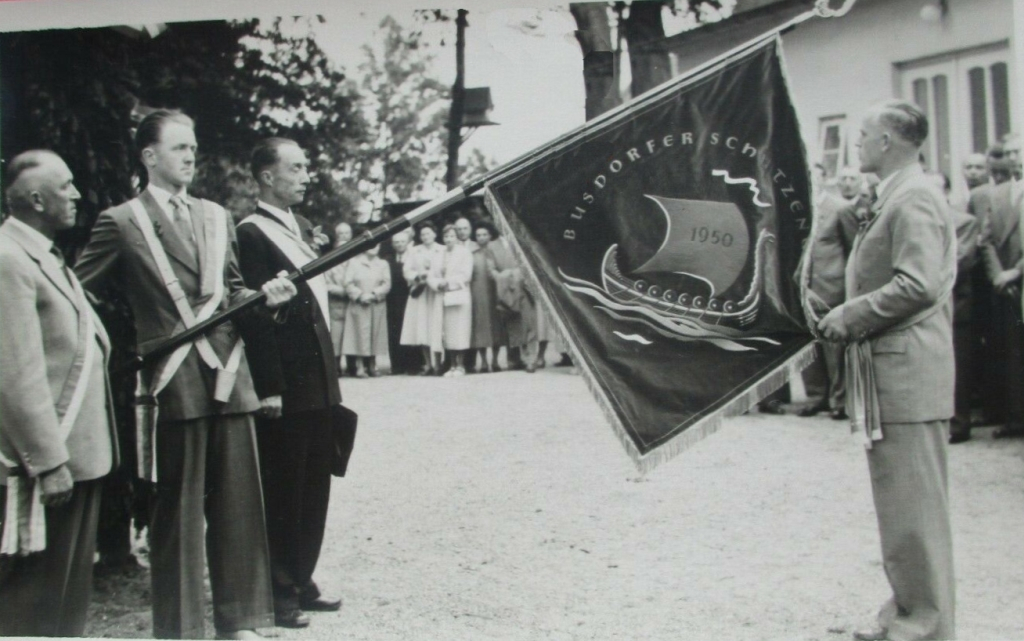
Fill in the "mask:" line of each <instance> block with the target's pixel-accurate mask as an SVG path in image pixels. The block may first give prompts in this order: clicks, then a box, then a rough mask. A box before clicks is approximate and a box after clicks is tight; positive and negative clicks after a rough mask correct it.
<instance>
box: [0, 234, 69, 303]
mask: <svg viewBox="0 0 1024 641" xmlns="http://www.w3.org/2000/svg"><path fill="white" fill-rule="evenodd" d="M0 232H3V233H5V234H7V236H8V237H9V238H11V239H12V240H13V241H14V242H16V243H18V245H20V246H21V248H22V249H24V250H25V253H26V254H28V255H29V257H30V258H31V259H32V260H34V261H35V262H36V264H38V265H39V269H40V270H41V271H42V272H43V275H44V276H46V278H47V279H49V281H50V282H51V283H53V285H54V287H56V288H57V289H58V290H60V293H61V294H64V296H65V297H67V299H68V300H70V301H71V304H72V305H74V306H75V309H77V310H78V312H79V313H82V311H83V310H82V309H80V308H79V300H78V296H76V295H75V290H73V289H72V288H71V281H70V280H69V279H68V276H67V275H65V274H63V273H61V270H60V267H59V266H58V265H57V259H56V258H55V257H54V256H53V255H51V254H50V253H49V252H44V251H43V250H42V248H40V247H39V245H38V244H37V243H34V242H32V239H31V238H28V237H26V236H25V234H24V233H23V232H22V231H21V230H20V229H18V228H17V227H15V226H14V225H3V226H2V227H0Z"/></svg>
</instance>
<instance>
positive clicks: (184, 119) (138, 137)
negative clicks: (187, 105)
mask: <svg viewBox="0 0 1024 641" xmlns="http://www.w3.org/2000/svg"><path fill="white" fill-rule="evenodd" d="M169 122H175V123H178V124H179V125H185V126H186V127H188V128H189V129H195V128H196V123H195V121H194V120H192V119H191V118H189V117H188V116H186V115H185V114H183V113H182V112H180V111H178V110H176V109H157V110H156V111H154V112H152V113H151V114H149V115H148V116H146V117H145V118H143V119H142V122H140V123H139V128H138V129H136V130H135V151H136V152H137V153H139V154H142V150H143V149H145V148H146V147H149V146H150V145H154V144H156V143H158V142H160V133H161V132H162V131H163V130H164V125H166V124H167V123H169Z"/></svg>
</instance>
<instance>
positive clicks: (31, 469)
mask: <svg viewBox="0 0 1024 641" xmlns="http://www.w3.org/2000/svg"><path fill="white" fill-rule="evenodd" d="M0 297H2V301H0V451H2V452H3V454H4V457H5V458H7V459H8V460H10V461H13V462H15V463H18V464H19V471H20V472H23V473H26V474H27V475H28V476H30V477H35V476H37V475H38V474H40V473H41V472H46V471H49V470H52V469H53V468H55V467H57V466H59V465H62V464H66V465H67V466H68V469H69V470H70V472H71V476H72V478H73V479H74V480H75V481H89V480H92V479H97V478H99V477H101V476H104V475H106V474H107V473H108V472H110V471H111V469H113V468H114V467H115V466H116V465H117V461H118V452H117V436H116V430H115V427H114V410H113V403H112V401H111V397H110V385H109V382H108V380H107V368H106V363H107V358H108V356H109V353H110V342H109V340H108V338H107V334H106V332H105V331H104V330H103V324H102V323H101V322H100V319H99V317H98V316H96V314H95V312H93V310H92V308H91V307H90V306H89V305H88V304H84V305H81V301H80V300H79V298H78V296H76V295H75V293H74V290H73V289H72V286H71V283H70V281H69V280H68V278H67V276H65V275H64V274H63V273H61V270H60V267H59V265H58V263H57V261H56V260H55V259H54V257H53V256H51V255H50V254H49V253H48V252H44V251H43V250H42V248H41V247H40V246H39V244H38V243H37V242H34V239H32V238H31V237H29V236H28V235H27V234H25V232H24V231H23V230H22V229H20V228H18V227H17V226H16V225H14V224H12V223H11V221H8V222H5V223H4V224H3V225H2V226H0ZM82 314H90V315H91V316H92V321H93V325H94V326H95V334H96V336H95V337H90V338H89V340H96V341H98V343H99V345H98V350H97V352H96V360H95V363H94V366H93V368H92V370H91V371H89V372H83V371H81V367H82V364H81V363H77V364H76V362H75V361H76V355H77V354H78V353H79V351H80V346H79V318H80V316H81V315H82ZM73 368H77V369H78V371H79V372H80V373H79V374H76V375H75V376H76V378H77V377H80V376H86V377H88V387H87V388H86V390H85V397H84V400H83V402H82V405H81V409H80V410H79V412H78V415H77V417H76V420H75V422H74V423H73V424H72V425H71V430H70V432H69V433H68V434H67V436H66V438H65V436H64V434H63V432H62V431H61V429H60V420H59V419H58V416H57V409H56V406H57V404H58V402H59V401H58V399H59V398H60V397H61V394H62V393H70V392H72V391H73V390H67V391H65V389H64V388H65V383H66V382H67V381H68V379H69V377H71V376H72V374H73V372H72V369H73ZM7 476H8V470H7V468H6V467H5V466H2V465H0V484H6V481H7Z"/></svg>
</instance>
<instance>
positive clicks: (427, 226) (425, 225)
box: [416, 220, 437, 238]
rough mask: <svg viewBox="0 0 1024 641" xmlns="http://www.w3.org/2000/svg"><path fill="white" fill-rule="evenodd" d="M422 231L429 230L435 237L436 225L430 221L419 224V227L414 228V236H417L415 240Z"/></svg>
mask: <svg viewBox="0 0 1024 641" xmlns="http://www.w3.org/2000/svg"><path fill="white" fill-rule="evenodd" d="M424 229H429V230H430V231H432V232H434V235H435V236H436V235H437V225H435V224H434V223H432V222H431V221H429V220H427V221H424V222H422V223H420V226H419V227H417V228H416V236H417V238H418V237H419V235H420V232H421V231H423V230H424Z"/></svg>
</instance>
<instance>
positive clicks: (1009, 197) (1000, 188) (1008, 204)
mask: <svg viewBox="0 0 1024 641" xmlns="http://www.w3.org/2000/svg"><path fill="white" fill-rule="evenodd" d="M991 211H992V212H993V213H994V214H995V215H994V216H990V217H989V221H990V222H989V225H992V224H993V223H995V225H997V227H996V229H995V231H996V232H997V235H996V238H995V243H993V244H994V245H995V246H996V247H1002V246H1003V245H1005V244H1006V241H1007V239H1009V237H1010V235H1011V234H1015V233H1017V228H1018V227H1019V225H1020V216H1019V214H1017V210H1016V209H1015V208H1014V198H1013V181H1012V180H1008V181H1006V182H1004V183H1002V184H1000V185H997V186H996V187H995V188H994V189H993V190H992V192H991Z"/></svg>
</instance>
